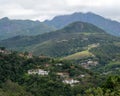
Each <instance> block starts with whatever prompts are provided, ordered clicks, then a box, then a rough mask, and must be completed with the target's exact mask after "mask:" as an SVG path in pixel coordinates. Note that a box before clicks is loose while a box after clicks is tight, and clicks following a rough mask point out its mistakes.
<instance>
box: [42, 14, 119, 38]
mask: <svg viewBox="0 0 120 96" xmlns="http://www.w3.org/2000/svg"><path fill="white" fill-rule="evenodd" d="M76 21H82V22H88V23H91V24H94V25H96V26H97V27H99V28H102V29H103V30H105V31H106V32H107V33H109V34H112V35H115V36H120V23H119V22H117V21H113V20H110V19H107V18H104V17H102V16H99V15H96V14H94V13H91V12H88V13H80V12H78V13H73V14H71V15H61V16H56V17H54V18H53V19H52V20H46V21H44V23H45V24H47V25H53V26H54V27H56V28H58V29H60V28H63V27H64V26H66V25H68V24H70V23H72V22H76Z"/></svg>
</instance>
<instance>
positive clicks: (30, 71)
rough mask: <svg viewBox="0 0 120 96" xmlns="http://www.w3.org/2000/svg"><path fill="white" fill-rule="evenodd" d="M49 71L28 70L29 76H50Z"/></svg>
mask: <svg viewBox="0 0 120 96" xmlns="http://www.w3.org/2000/svg"><path fill="white" fill-rule="evenodd" d="M48 73H49V72H48V71H44V70H42V69H31V70H28V74H38V75H48Z"/></svg>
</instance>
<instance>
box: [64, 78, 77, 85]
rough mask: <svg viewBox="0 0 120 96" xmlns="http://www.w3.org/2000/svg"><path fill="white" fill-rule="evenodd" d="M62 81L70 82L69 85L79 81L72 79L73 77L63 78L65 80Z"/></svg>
mask: <svg viewBox="0 0 120 96" xmlns="http://www.w3.org/2000/svg"><path fill="white" fill-rule="evenodd" d="M63 83H66V84H70V85H72V84H75V83H79V81H78V80H74V79H70V78H69V79H65V80H63Z"/></svg>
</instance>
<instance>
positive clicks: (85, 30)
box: [0, 22, 105, 51]
mask: <svg viewBox="0 0 120 96" xmlns="http://www.w3.org/2000/svg"><path fill="white" fill-rule="evenodd" d="M89 34H105V31H104V30H102V29H100V28H98V27H96V26H94V25H92V24H89V23H84V22H75V23H72V24H69V25H68V26H66V27H65V28H63V29H60V30H57V31H53V32H49V33H45V34H41V35H37V36H15V37H13V38H9V39H6V40H2V41H1V43H0V44H1V45H3V46H5V47H7V48H17V47H18V48H20V47H25V46H31V45H35V44H43V43H45V42H49V43H50V42H51V41H54V43H58V42H65V41H68V40H71V39H73V40H74V38H75V39H76V38H79V37H81V38H84V37H82V35H85V36H87V35H89ZM52 43H53V42H52ZM34 51H35V50H34Z"/></svg>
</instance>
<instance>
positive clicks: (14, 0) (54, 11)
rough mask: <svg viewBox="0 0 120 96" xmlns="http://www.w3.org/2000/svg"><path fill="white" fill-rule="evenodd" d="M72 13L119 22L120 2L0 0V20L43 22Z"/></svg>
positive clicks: (99, 0) (108, 0) (112, 0)
mask: <svg viewBox="0 0 120 96" xmlns="http://www.w3.org/2000/svg"><path fill="white" fill-rule="evenodd" d="M74 12H94V13H96V14H99V15H101V16H104V17H106V18H111V19H113V20H118V21H120V0H0V18H2V17H9V18H12V19H32V20H40V21H43V20H45V19H52V18H53V17H54V16H56V15H64V14H71V13H74Z"/></svg>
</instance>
